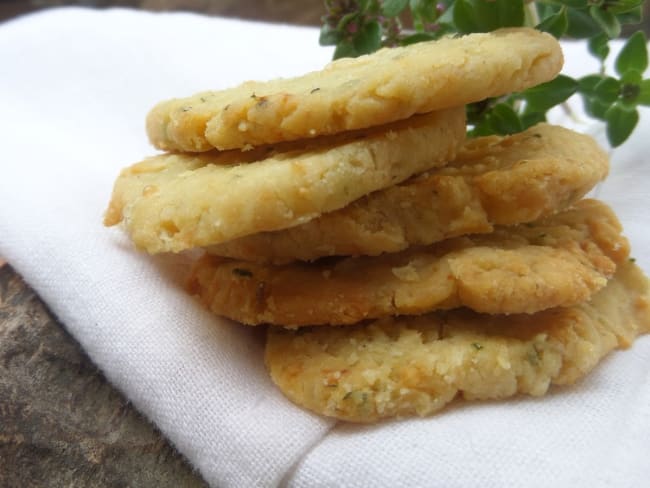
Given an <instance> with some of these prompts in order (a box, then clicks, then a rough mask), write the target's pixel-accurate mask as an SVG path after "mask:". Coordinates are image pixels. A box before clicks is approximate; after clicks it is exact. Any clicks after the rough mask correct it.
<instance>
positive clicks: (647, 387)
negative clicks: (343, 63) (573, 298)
mask: <svg viewBox="0 0 650 488" xmlns="http://www.w3.org/2000/svg"><path fill="white" fill-rule="evenodd" d="M317 37H318V33H317V31H316V30H315V29H308V28H298V27H288V26H280V25H267V24H259V23H248V22H242V21H236V20H224V19H218V18H205V17H201V16H197V15H191V14H147V13H140V12H133V11H128V10H109V11H103V12H99V11H92V10H85V9H76V8H66V9H57V10H52V11H48V12H44V13H40V14H36V15H31V16H28V17H25V18H22V19H18V20H15V21H12V22H8V23H5V24H3V25H0V59H2V62H3V69H2V76H0V106H2V107H3V110H4V114H5V115H4V117H2V118H0V134H1V138H0V140H1V141H2V157H1V159H0V160H1V161H2V163H1V164H2V177H0V255H2V256H4V257H5V258H6V259H7V260H8V261H9V262H10V263H11V264H12V266H14V268H15V269H16V270H17V271H18V272H19V273H21V274H22V275H23V276H24V278H25V279H26V280H27V282H28V283H29V284H30V285H31V286H32V287H33V288H34V289H35V290H36V291H37V292H38V294H39V295H40V296H41V298H42V299H43V300H44V301H45V302H46V303H47V304H48V305H49V307H50V309H51V310H52V311H53V312H54V313H55V314H56V315H57V316H58V317H59V319H60V320H61V321H62V323H63V324H64V325H65V327H66V328H67V329H68V330H69V331H70V332H71V333H72V334H73V335H74V336H75V337H76V338H77V340H78V341H79V342H80V343H81V345H82V347H83V348H84V349H85V351H86V352H87V353H88V355H89V356H90V357H91V359H92V360H93V361H94V362H95V363H96V364H97V366H98V367H99V368H100V369H101V370H102V371H103V372H104V373H105V375H106V377H107V378H108V380H109V381H110V382H111V383H112V384H114V385H115V386H116V387H117V388H118V389H119V390H121V391H122V392H123V393H124V394H125V395H126V396H127V397H128V398H129V399H130V400H131V401H132V402H133V404H134V405H135V406H136V407H137V408H138V409H139V410H140V411H141V412H143V413H144V414H145V415H146V416H147V417H148V418H149V419H151V420H152V421H153V422H154V423H155V424H156V425H157V426H158V427H159V428H160V430H161V431H162V432H164V434H165V435H166V436H167V437H168V438H169V439H170V440H171V442H172V443H173V444H174V445H175V446H176V447H177V448H178V449H179V450H180V451H181V452H182V453H183V454H184V455H185V456H186V457H187V458H188V459H189V461H190V462H191V463H192V464H193V465H194V466H195V467H196V468H198V469H199V470H200V472H201V474H202V475H203V476H204V478H205V479H206V480H207V481H208V482H209V483H210V484H211V485H214V486H219V487H227V486H233V487H246V486H277V485H286V486H296V487H308V486H337V487H338V486H341V487H356V486H359V487H365V486H390V487H401V486H404V487H407V486H408V487H411V486H441V487H451V486H482V487H491V486H495V487H496V486H549V485H553V486H568V485H571V486H611V485H615V486H643V485H644V483H646V482H647V479H648V478H650V463H648V461H647V452H648V451H647V450H648V443H649V442H650V375H649V373H648V369H649V368H648V366H650V337H645V338H641V339H639V340H638V341H637V343H636V344H635V345H634V346H633V348H632V349H631V350H630V351H629V352H627V353H615V354H613V355H612V356H611V357H609V358H608V359H607V360H606V361H604V363H603V364H602V365H601V366H599V367H598V368H597V369H596V370H595V371H594V372H593V373H592V374H591V375H590V376H589V377H588V378H587V379H586V380H585V381H583V382H582V383H580V384H579V385H576V386H574V387H571V388H555V389H554V390H553V392H552V393H551V394H550V396H548V397H547V398H545V399H530V398H520V399H518V400H515V401H507V402H487V403H485V402H483V403H472V404H459V405H454V406H452V407H451V408H449V409H448V410H446V411H445V412H443V413H441V414H440V415H437V416H434V417H431V418H427V419H414V420H407V421H396V422H389V423H383V424H379V425H374V426H354V425H346V424H335V423H334V422H333V421H331V420H327V419H322V418H319V417H317V416H315V415H312V414H310V413H308V412H305V411H303V410H301V409H300V408H298V407H295V406H294V405H292V404H291V403H290V402H288V401H287V400H285V399H284V397H283V396H282V395H281V394H280V393H279V392H278V391H277V390H276V388H275V387H274V386H273V385H272V384H271V381H270V380H269V378H268V375H267V374H266V372H265V370H264V366H263V362H262V347H263V344H262V339H261V336H260V334H259V331H258V330H256V329H254V328H250V327H243V326H239V325H237V324H233V323H230V322H228V321H226V320H222V319H218V318H216V317H214V316H211V315H210V314H209V313H208V312H206V311H205V310H204V309H203V308H202V306H201V305H199V304H198V302H196V301H195V300H193V299H192V298H191V297H189V296H187V294H186V293H185V292H184V290H183V288H182V278H183V275H184V273H185V267H186V265H187V259H188V258H187V257H186V256H182V255H181V256H159V257H150V256H147V255H144V254H140V253H138V252H136V251H134V249H133V247H132V246H131V244H130V243H129V242H128V240H127V239H126V238H125V236H124V235H123V233H121V232H120V231H119V229H106V228H104V227H102V225H101V219H102V214H103V211H104V209H105V207H106V204H107V202H108V199H109V195H110V191H111V188H112V184H113V181H114V178H115V177H116V176H117V173H118V171H119V169H120V168H121V167H123V166H126V165H127V164H130V163H132V162H134V161H138V160H140V159H141V158H142V157H143V156H146V155H149V154H152V153H153V152H154V151H153V149H152V148H151V147H150V146H149V145H148V143H147V141H146V137H145V135H144V128H143V125H144V117H145V114H146V112H147V110H148V109H149V108H150V107H152V106H153V105H154V103H156V102H157V101H159V100H162V99H165V98H169V97H174V96H183V95H189V94H191V93H193V92H196V91H200V90H203V89H206V88H220V87H226V86H230V85H233V84H236V83H238V82H240V81H243V80H246V79H267V78H271V77H277V76H291V75H296V74H299V73H302V72H304V71H306V70H311V69H316V68H318V67H320V66H322V65H323V64H324V63H325V62H326V61H327V60H328V59H329V58H330V56H331V50H328V49H323V48H320V47H318V42H317ZM566 53H567V64H568V69H569V70H573V72H574V73H576V72H577V73H580V72H585V70H586V69H591V67H586V66H584V65H583V61H582V57H581V56H584V54H583V53H584V50H583V48H582V47H580V49H574V46H572V45H568V46H567V51H566ZM649 131H650V113H649V112H647V111H646V112H644V113H643V114H642V120H641V123H640V126H639V127H638V128H637V130H636V133H635V135H634V137H633V139H632V140H631V141H630V142H628V143H627V144H626V145H625V146H623V147H622V148H620V149H618V150H616V151H615V153H614V158H613V163H612V174H611V176H610V177H609V179H608V181H607V182H606V183H604V184H603V185H601V186H600V187H599V189H598V196H599V197H600V198H602V199H604V200H605V201H607V202H608V203H610V204H611V205H612V206H613V207H614V209H615V210H616V211H617V212H618V213H619V216H620V218H621V220H622V222H623V224H624V226H625V228H626V233H627V235H628V236H629V237H630V239H631V242H632V249H633V253H634V255H635V256H636V258H637V261H638V263H639V264H640V265H641V266H642V267H643V268H645V270H646V271H648V270H650V231H649V230H648V226H649V224H650V216H649V215H648V212H647V206H648V204H649V203H650V195H648V193H647V190H646V185H647V183H646V181H647V180H648V178H650V164H649V163H647V162H645V159H646V158H647V152H648V142H647V134H648V133H650V132H649Z"/></svg>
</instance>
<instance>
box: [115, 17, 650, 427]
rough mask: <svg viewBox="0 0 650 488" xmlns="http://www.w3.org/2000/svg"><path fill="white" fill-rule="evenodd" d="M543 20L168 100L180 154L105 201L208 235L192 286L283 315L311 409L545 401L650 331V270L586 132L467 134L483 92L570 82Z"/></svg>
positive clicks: (196, 241) (284, 337) (165, 226)
mask: <svg viewBox="0 0 650 488" xmlns="http://www.w3.org/2000/svg"><path fill="white" fill-rule="evenodd" d="M561 67H562V53H561V49H560V46H559V45H558V43H557V42H556V40H555V39H554V38H553V37H551V36H549V35H547V34H544V33H541V32H538V31H535V30H531V29H506V30H500V31H496V32H493V33H486V34H472V35H467V36H463V37H458V38H449V39H443V40H440V41H435V42H428V43H420V44H415V45H412V46H408V47H403V48H393V49H384V50H381V51H379V52H377V53H375V54H372V55H368V56H363V57H361V58H356V59H342V60H338V61H334V62H332V63H331V64H330V65H328V66H327V67H326V68H325V69H323V70H322V71H318V72H313V73H309V74H306V75H304V76H301V77H298V78H293V79H281V80H274V81H270V82H247V83H244V84H242V85H240V86H238V87H235V88H232V89H227V90H222V91H216V92H214V91H213V92H205V93H199V94H197V95H195V96H192V97H189V98H183V99H175V100H171V101H166V102H162V103H161V104H159V105H157V106H156V107H155V108H154V109H153V110H152V111H151V113H150V114H149V116H148V119H147V131H148V134H149V137H150V139H151V141H152V142H153V144H154V145H155V146H156V147H158V148H159V149H162V150H165V151H168V153H165V154H162V155H159V156H155V157H152V158H149V159H147V160H145V161H142V162H140V163H137V164H135V165H133V166H131V167H129V168H126V169H125V170H123V171H122V173H121V175H120V176H119V178H118V179H117V181H116V183H115V188H114V192H113V196H112V199H111V202H110V206H109V209H108V211H107V213H106V216H105V223H106V224H107V225H114V224H117V223H119V222H122V223H123V226H124V228H125V229H126V231H127V232H128V234H129V236H130V237H131V239H132V241H133V242H134V243H135V245H136V247H138V248H139V249H142V250H144V251H147V252H149V253H164V252H180V251H184V250H187V249H194V248H202V249H204V250H205V253H204V255H203V257H201V258H200V259H199V260H198V261H197V262H196V263H195V266H194V268H193V269H192V270H191V272H190V273H191V277H190V280H189V282H190V286H189V288H190V290H191V292H192V293H193V294H195V295H197V296H198V297H200V299H201V301H202V302H203V303H205V305H207V306H208V307H209V308H210V309H211V310H212V311H214V312H215V313H217V314H218V315H221V316H224V317H228V318H231V319H234V320H236V321H238V322H241V323H243V324H249V325H260V324H265V325H266V324H268V332H267V334H268V337H267V344H266V358H265V359H266V364H267V367H268V369H269V371H270V374H271V377H272V379H273V381H274V382H275V383H276V384H277V385H278V386H279V388H280V389H281V390H282V391H283V392H284V394H285V395H287V396H288V397H289V398H290V399H291V400H293V401H294V402H295V403H297V404H299V405H302V406H304V407H306V408H308V409H310V410H312V411H315V412H318V413H321V414H323V415H327V416H332V417H336V418H339V419H344V420H348V421H355V422H371V421H376V420H378V419H382V418H387V417H396V416H397V417H405V416H411V415H421V416H422V415H428V414H431V413H432V412H434V411H437V410H439V409H440V408H442V407H443V406H444V405H445V404H447V403H448V402H450V401H451V400H452V399H454V398H456V397H458V396H461V397H463V398H465V399H488V398H505V397H509V396H513V395H515V394H517V393H526V394H531V395H543V394H544V393H546V391H547V390H548V388H549V386H550V385H551V384H569V383H573V382H575V381H576V380H578V379H579V378H581V377H582V376H584V375H585V374H587V373H588V372H589V371H590V370H591V369H592V368H593V367H594V366H595V365H596V363H597V362H598V361H599V360H600V359H601V358H602V357H603V356H604V355H605V354H607V353H608V352H609V351H611V350H612V349H615V348H617V347H625V346H629V345H630V344H631V342H632V341H633V340H634V338H635V337H636V336H637V335H638V334H640V333H644V332H649V331H650V309H649V308H648V300H649V298H650V295H649V293H650V292H649V288H648V283H647V280H646V278H645V276H644V275H643V273H642V272H641V271H640V270H639V269H638V268H637V267H636V265H635V264H634V263H633V261H632V260H631V259H630V258H629V246H628V242H627V240H626V239H625V237H623V236H622V234H621V231H622V229H621V225H620V223H619V222H618V220H617V218H616V216H615V214H614V213H613V212H612V210H611V209H610V208H608V207H607V205H605V204H604V203H602V202H599V201H597V200H590V199H583V197H584V196H585V195H586V194H587V193H588V192H589V191H590V190H591V189H592V188H593V187H594V185H596V184H597V183H598V182H599V181H601V180H603V179H604V178H605V177H606V175H607V172H608V159H607V155H606V154H605V153H604V152H603V150H602V149H600V148H599V147H598V145H597V144H596V143H595V142H594V141H593V140H592V139H591V138H589V137H588V136H585V135H581V134H578V133H575V132H573V131H570V130H568V129H564V128H561V127H557V126H552V125H548V124H539V125H536V126H534V127H532V128H530V129H528V130H526V131H524V132H522V133H519V134H515V135H511V136H503V137H501V136H489V137H480V138H475V139H470V140H466V139H465V134H466V123H465V105H466V104H468V103H472V102H477V101H480V100H483V99H486V98H489V97H499V96H503V95H506V94H508V93H511V92H515V91H520V90H523V89H525V88H528V87H531V86H534V85H536V84H539V83H543V82H546V81H549V80H551V79H553V78H554V77H555V76H556V75H557V74H558V73H559V71H560V69H561Z"/></svg>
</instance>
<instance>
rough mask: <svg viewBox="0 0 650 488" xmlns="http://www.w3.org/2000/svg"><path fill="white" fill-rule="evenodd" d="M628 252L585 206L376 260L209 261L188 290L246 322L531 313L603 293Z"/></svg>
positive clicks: (591, 204)
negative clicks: (443, 312) (463, 310)
mask: <svg viewBox="0 0 650 488" xmlns="http://www.w3.org/2000/svg"><path fill="white" fill-rule="evenodd" d="M628 253H629V245H628V242H627V239H625V238H624V237H623V236H622V235H621V225H620V223H619V221H618V219H617V218H616V216H615V215H614V213H613V212H612V211H611V209H610V208H609V207H607V206H606V205H605V204H603V203H601V202H599V201H597V200H582V201H580V202H578V203H577V204H576V205H575V206H574V207H572V208H571V209H569V210H566V211H564V212H562V213H558V214H556V215H554V216H552V217H549V218H547V219H543V220H540V221H536V222H534V223H529V224H522V225H519V226H513V227H498V228H496V229H495V230H494V232H492V233H490V234H478V235H474V236H463V237H455V238H452V239H447V240H445V241H442V242H440V243H437V244H433V245H431V246H428V247H423V248H418V247H414V248H409V249H407V250H405V251H402V252H400V253H391V254H382V255H381V256H373V257H367V256H366V257H358V258H352V257H347V258H325V259H324V260H319V261H315V262H313V263H301V262H296V263H291V264H286V265H279V266H274V265H270V264H259V263H251V262H247V261H239V260H232V259H228V258H221V257H216V256H209V255H207V256H205V257H204V258H201V260H199V262H198V263H197V265H196V266H195V268H194V270H193V272H192V275H191V279H190V289H191V291H192V292H193V293H195V294H197V295H199V296H200V298H201V300H202V301H203V303H205V304H206V305H207V306H208V307H209V308H210V309H211V310H212V311H213V312H215V313H217V314H219V315H223V316H226V317H229V318H231V319H234V320H237V321H239V322H243V323H245V324H261V323H271V324H277V325H283V326H287V327H298V326H306V325H320V324H322V325H324V324H333V325H337V324H353V323H356V322H359V321H361V320H365V319H371V318H380V317H384V316H389V315H403V314H409V315H417V314H422V313H426V312H429V311H432V310H438V309H450V308H455V307H460V306H466V307H468V308H471V309H473V310H475V311H478V312H484V313H493V314H494V313H506V314H507V313H534V312H538V311H540V310H544V309H547V308H551V307H556V306H570V305H574V304H576V303H578V302H581V301H584V300H586V299H588V298H589V297H590V296H591V295H592V294H593V293H595V292H596V291H598V290H599V289H601V288H603V287H604V286H605V285H606V283H607V280H608V279H609V278H610V277H611V276H612V275H613V274H614V272H615V270H616V265H617V263H620V262H622V261H624V260H625V259H626V257H627V256H628Z"/></svg>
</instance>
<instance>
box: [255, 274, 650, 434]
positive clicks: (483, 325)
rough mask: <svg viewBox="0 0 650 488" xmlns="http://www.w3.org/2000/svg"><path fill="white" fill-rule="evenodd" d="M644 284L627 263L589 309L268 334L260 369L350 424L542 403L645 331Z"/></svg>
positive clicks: (448, 316) (445, 316)
mask: <svg viewBox="0 0 650 488" xmlns="http://www.w3.org/2000/svg"><path fill="white" fill-rule="evenodd" d="M649 300H650V292H649V287H648V280H647V279H646V277H645V276H644V275H643V273H642V272H641V270H640V269H639V268H637V267H636V265H634V264H633V263H631V262H628V263H624V264H622V265H621V266H620V267H619V270H618V272H617V273H616V276H615V277H614V278H613V279H612V280H611V281H610V282H609V284H608V285H607V287H606V288H604V289H603V290H601V291H600V292H598V293H597V294H596V295H594V296H593V297H592V299H591V300H590V301H589V302H588V303H581V304H579V305H575V306H573V307H569V308H554V309H550V310H546V311H544V312H539V313H536V314H534V315H509V316H505V315H482V314H477V313H474V312H471V311H469V310H466V309H460V310H454V311H450V312H437V313H431V314H428V315H422V316H419V317H398V318H385V319H380V320H377V321H373V322H369V323H364V324H358V325H353V326H347V327H326V328H324V327H314V328H304V329H299V330H297V331H290V330H286V329H282V328H278V327H269V329H268V341H267V345H266V364H267V367H268V369H269V371H270V374H271V377H272V379H273V381H274V382H275V383H276V384H277V385H278V387H279V388H280V389H281V390H282V392H283V393H284V394H285V395H286V396H287V397H289V399H291V400H292V401H293V402H295V403H297V404H298V405H301V406H303V407H305V408H307V409H309V410H312V411H314V412H317V413H319V414H322V415H327V416H330V417H336V418H338V419H342V420H347V421H352V422H373V421H377V420H379V419H383V418H389V417H406V416H415V415H419V416H425V415H429V414H431V413H433V412H436V411H438V410H440V409H441V408H442V407H443V406H444V405H445V404H447V403H449V402H450V401H452V400H453V399H454V398H455V397H457V396H460V397H462V398H464V399H466V400H485V399H495V398H507V397H511V396H513V395H515V394H517V393H524V394H529V395H534V396H540V395H544V394H545V393H546V392H547V390H548V388H549V386H550V385H551V384H557V385H566V384H572V383H574V382H576V381H578V380H579V379H581V378H582V377H583V376H585V375H586V374H587V373H589V372H590V371H591V370H592V369H593V368H594V367H595V366H596V364H597V363H598V362H599V361H600V360H601V358H603V357H604V356H605V355H606V354H607V353H609V352H610V351H611V350H613V349H616V348H621V347H623V348H624V347H629V346H630V345H631V344H632V342H633V341H634V338H635V337H636V336H637V335H638V334H642V333H648V332H650V308H649Z"/></svg>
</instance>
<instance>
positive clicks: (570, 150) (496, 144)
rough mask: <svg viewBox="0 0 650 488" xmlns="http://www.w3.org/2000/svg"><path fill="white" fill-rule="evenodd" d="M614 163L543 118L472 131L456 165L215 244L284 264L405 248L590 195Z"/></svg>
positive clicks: (216, 249) (589, 142) (229, 252)
mask: <svg viewBox="0 0 650 488" xmlns="http://www.w3.org/2000/svg"><path fill="white" fill-rule="evenodd" d="M608 168H609V164H608V158H607V154H605V152H604V151H603V150H602V149H601V148H600V147H599V146H598V144H596V142H595V141H594V140H593V139H592V138H591V137H589V136H586V135H583V134H578V133H576V132H574V131H571V130H568V129H565V128H562V127H559V126H552V125H548V124H539V125H536V126H535V127H532V128H530V129H528V130H526V131H524V132H522V133H519V134H515V135H512V136H506V137H498V136H490V137H481V138H477V139H472V140H469V141H467V142H466V143H465V146H464V147H463V149H462V150H461V151H460V152H459V154H458V156H457V157H456V159H455V160H454V161H453V162H451V163H450V164H449V165H448V166H445V167H443V168H439V169H436V170H433V171H429V172H427V173H425V174H423V175H420V176H416V177H413V178H411V179H409V180H407V181H406V182H404V183H402V184H400V185H396V186H392V187H390V188H386V189H384V190H379V191H377V192H374V193H372V194H370V195H367V196H365V197H362V198H360V199H359V200H356V201H355V202H353V203H352V204H350V205H348V206H346V207H344V208H342V209H340V210H336V211H334V212H330V213H327V214H323V215H321V216H320V217H317V218H315V219H313V220H310V221H309V222H306V223H304V224H301V225H298V226H295V227H291V228H288V229H283V230H279V231H275V232H264V233H259V234H253V235H250V236H246V237H242V238H239V239H235V240H233V241H228V242H225V243H223V244H219V245H217V246H212V247H210V248H208V252H210V253H211V254H215V255H218V256H226V257H232V258H237V259H244V260H247V261H259V262H273V263H276V264H282V263H286V262H290V261H293V260H296V259H298V260H303V261H310V260H314V259H317V258H319V257H323V256H342V255H352V256H355V255H370V256H375V255H378V254H381V253H384V252H397V251H401V250H402V249H405V248H407V247H408V246H411V245H427V244H431V243H434V242H437V241H441V240H443V239H447V238H450V237H455V236H459V235H463V234H473V233H483V232H490V231H491V230H492V229H493V225H510V224H517V223H521V222H531V221H533V220H537V219H539V218H540V217H542V216H544V215H548V214H551V213H553V212H556V211H558V210H561V209H563V208H565V207H567V206H569V205H571V204H572V203H574V202H576V201H577V200H579V199H580V198H582V197H583V196H584V195H585V193H587V192H588V191H589V190H590V189H591V188H592V187H593V186H594V185H595V184H596V183H597V182H598V181H600V180H602V179H603V178H605V176H607V171H608Z"/></svg>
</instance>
